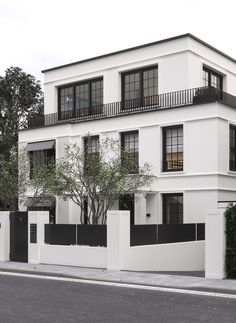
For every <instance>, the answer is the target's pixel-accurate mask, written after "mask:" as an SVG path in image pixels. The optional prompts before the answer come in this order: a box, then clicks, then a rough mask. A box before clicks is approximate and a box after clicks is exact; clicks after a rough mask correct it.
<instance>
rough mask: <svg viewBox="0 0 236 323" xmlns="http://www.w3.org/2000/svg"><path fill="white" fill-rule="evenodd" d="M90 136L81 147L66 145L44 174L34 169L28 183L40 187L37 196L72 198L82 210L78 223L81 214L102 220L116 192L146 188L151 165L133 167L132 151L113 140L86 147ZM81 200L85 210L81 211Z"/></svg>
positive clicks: (131, 191)
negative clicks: (124, 149)
mask: <svg viewBox="0 0 236 323" xmlns="http://www.w3.org/2000/svg"><path fill="white" fill-rule="evenodd" d="M90 140H91V138H90V137H89V136H88V137H87V141H86V144H85V147H84V148H81V147H80V146H79V145H78V144H71V145H67V146H66V148H65V155H64V157H63V158H61V159H59V160H57V163H56V167H54V170H53V169H52V167H51V166H50V170H49V169H47V173H46V174H47V176H45V173H44V172H45V170H43V171H41V172H40V171H39V172H36V174H35V179H34V181H35V184H34V183H32V187H34V192H36V190H37V185H39V186H40V187H41V188H42V189H38V191H39V196H40V195H41V194H42V192H43V194H45V195H48V196H50V195H56V196H58V197H60V198H62V199H64V200H72V201H73V202H74V203H75V204H77V205H78V206H79V207H80V209H81V211H82V212H81V217H80V221H81V223H83V222H84V216H85V217H87V221H86V222H87V223H88V224H98V223H102V224H104V223H106V215H107V211H108V210H109V209H111V207H112V206H113V204H114V202H115V201H117V200H118V199H119V197H120V196H122V195H124V194H135V193H137V192H139V191H140V190H145V189H146V190H147V189H148V187H149V186H150V183H151V179H152V177H151V173H150V170H151V166H150V165H149V164H147V163H145V164H144V165H143V166H142V167H139V168H138V171H137V165H136V162H135V160H134V157H133V156H134V155H133V152H132V151H122V152H121V147H120V144H119V142H118V141H117V140H113V139H109V138H106V139H104V140H102V141H101V142H100V144H98V145H97V147H96V149H95V150H93V149H92V150H90V151H89V149H88V146H89V141H90ZM136 171H137V172H136ZM36 195H37V194H36ZM36 195H35V197H36ZM85 200H86V201H87V205H88V213H87V212H85V203H84V201H85ZM86 213H87V214H86ZM82 214H83V215H84V216H82Z"/></svg>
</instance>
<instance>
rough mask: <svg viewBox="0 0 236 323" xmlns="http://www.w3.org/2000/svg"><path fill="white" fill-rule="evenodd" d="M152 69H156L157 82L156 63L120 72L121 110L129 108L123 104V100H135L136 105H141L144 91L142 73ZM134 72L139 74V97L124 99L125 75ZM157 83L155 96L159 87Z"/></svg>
mask: <svg viewBox="0 0 236 323" xmlns="http://www.w3.org/2000/svg"><path fill="white" fill-rule="evenodd" d="M153 69H157V82H158V81H159V80H158V76H159V75H158V72H159V67H158V64H155V65H151V66H147V67H142V68H136V69H132V70H129V71H126V72H122V73H121V102H122V104H121V108H122V110H127V109H129V107H128V108H127V107H126V106H125V102H129V101H134V102H135V101H137V103H138V104H136V105H138V106H141V105H143V103H144V98H145V97H144V95H143V93H144V82H143V80H144V78H143V74H144V72H146V71H150V70H153ZM135 73H138V74H139V85H140V86H139V97H138V98H135V99H127V100H126V99H125V77H126V76H127V75H130V74H135ZM158 83H159V82H158ZM158 83H157V94H155V95H156V96H158V89H159V87H158V85H159V84H158ZM155 95H154V96H155ZM131 108H132V107H131Z"/></svg>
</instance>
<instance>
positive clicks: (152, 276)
mask: <svg viewBox="0 0 236 323" xmlns="http://www.w3.org/2000/svg"><path fill="white" fill-rule="evenodd" d="M1 271H5V272H16V273H26V274H37V275H44V276H57V277H66V278H79V279H86V280H95V281H106V282H117V283H124V284H135V285H137V284H138V285H146V286H158V287H169V288H180V289H189V290H196V291H209V292H219V293H225V294H235V295H236V280H229V279H223V280H218V279H206V278H203V277H193V276H189V275H190V273H187V274H188V276H187V275H185V273H171V274H170V273H153V272H152V273H148V272H130V271H112V270H105V269H94V268H82V267H70V266H58V265H43V264H37V265H34V264H28V263H20V262H0V272H1ZM193 274H194V273H193ZM197 274H199V273H197Z"/></svg>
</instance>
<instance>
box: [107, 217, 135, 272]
mask: <svg viewBox="0 0 236 323" xmlns="http://www.w3.org/2000/svg"><path fill="white" fill-rule="evenodd" d="M129 248H130V212H129V211H108V212H107V269H111V270H122V269H124V268H125V264H126V261H127V259H128V258H127V257H128V256H129Z"/></svg>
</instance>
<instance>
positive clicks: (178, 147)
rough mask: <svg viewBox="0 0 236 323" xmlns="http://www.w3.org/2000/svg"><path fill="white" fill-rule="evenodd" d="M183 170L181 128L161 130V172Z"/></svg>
mask: <svg viewBox="0 0 236 323" xmlns="http://www.w3.org/2000/svg"><path fill="white" fill-rule="evenodd" d="M180 170H183V126H178V127H176V128H175V127H170V128H164V129H163V171H180Z"/></svg>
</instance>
